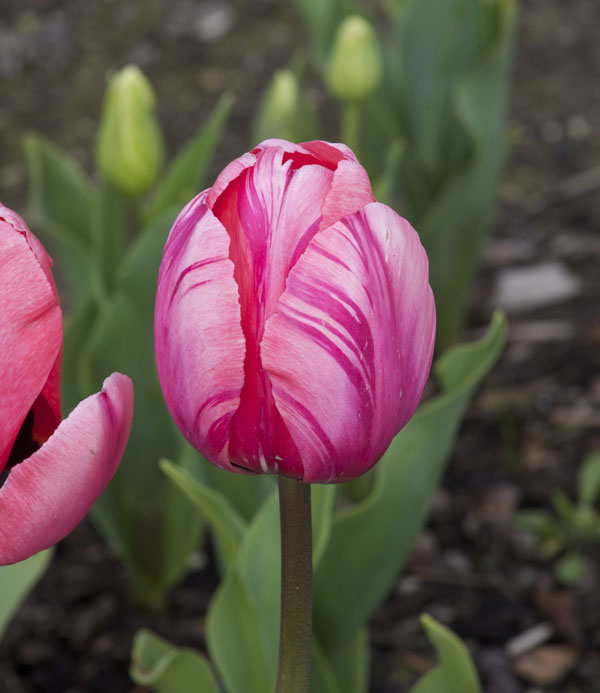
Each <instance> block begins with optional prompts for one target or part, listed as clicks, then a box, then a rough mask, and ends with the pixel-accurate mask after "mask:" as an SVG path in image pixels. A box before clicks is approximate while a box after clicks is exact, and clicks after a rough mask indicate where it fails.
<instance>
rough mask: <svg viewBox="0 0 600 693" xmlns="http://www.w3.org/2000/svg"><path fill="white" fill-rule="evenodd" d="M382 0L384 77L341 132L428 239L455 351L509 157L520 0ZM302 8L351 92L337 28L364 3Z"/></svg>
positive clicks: (303, 2) (307, 3) (317, 48)
mask: <svg viewBox="0 0 600 693" xmlns="http://www.w3.org/2000/svg"><path fill="white" fill-rule="evenodd" d="M382 4H383V8H384V11H385V12H386V13H387V17H388V22H387V25H386V27H385V33H383V32H382V34H381V37H380V39H379V44H380V46H381V50H382V52H383V54H384V60H385V70H384V79H383V83H382V86H381V88H380V89H379V90H378V91H377V92H376V93H374V94H373V96H372V97H371V98H370V99H369V100H368V101H367V102H365V103H360V104H356V103H355V104H353V105H352V106H351V107H349V106H345V107H344V109H343V111H342V121H341V129H340V133H341V138H342V139H343V140H344V141H346V143H347V144H348V145H350V146H351V147H353V148H354V149H355V150H356V153H357V154H358V157H359V160H360V161H361V162H362V163H363V164H364V165H366V168H367V170H368V171H369V173H370V175H371V179H372V180H373V182H374V186H375V189H376V190H377V193H378V194H382V195H383V197H382V199H383V200H388V199H389V200H390V201H392V202H393V203H394V205H395V206H397V205H398V203H400V205H401V208H402V213H403V215H404V216H406V217H407V218H408V219H409V220H410V222H411V223H412V224H413V226H414V227H415V228H416V229H417V230H418V231H419V234H420V235H421V238H422V241H423V244H424V245H425V248H426V249H427V252H428V255H429V262H430V277H431V284H432V287H433V290H434V293H435V296H436V304H437V313H438V325H437V344H438V351H443V350H444V349H446V348H447V347H448V346H450V345H451V344H454V343H456V342H457V341H458V339H459V337H460V331H461V328H462V322H463V319H464V311H465V306H466V302H467V299H468V292H469V288H470V285H471V283H472V280H473V277H474V275H475V272H476V269H477V264H478V259H479V254H480V249H481V245H482V241H483V238H484V236H485V233H486V230H487V228H488V227H489V224H490V220H491V215H492V211H493V206H494V198H495V194H496V190H497V187H498V183H499V176H500V172H501V168H502V164H503V162H504V158H505V151H506V144H505V139H504V135H503V128H504V119H505V113H506V101H507V94H508V81H509V70H510V64H511V56H512V46H513V38H514V27H515V16H516V2H515V0H496V1H495V2H489V0H429V1H428V2H422V1H421V0H387V1H386V2H383V3H382ZM295 5H296V6H297V8H298V12H299V15H300V17H301V18H302V19H303V21H304V23H305V25H306V28H307V30H308V33H309V37H310V40H311V42H312V45H313V48H314V55H315V56H316V57H315V67H316V69H317V70H318V71H319V72H320V73H321V77H322V78H323V80H324V82H325V83H326V84H328V85H329V88H330V91H331V93H332V95H334V96H336V97H338V98H339V96H340V93H338V89H337V86H336V85H335V84H334V83H332V81H331V78H330V71H328V70H327V67H326V60H325V57H326V56H328V55H330V54H331V53H332V52H333V45H334V38H333V37H334V34H335V31H336V28H339V27H341V26H343V22H344V21H347V19H348V15H349V14H351V13H352V12H353V11H355V8H353V7H352V6H351V3H350V2H348V0H328V2H325V3H321V2H314V1H313V0H296V1H295ZM361 9H362V8H361ZM359 11H361V10H359ZM342 66H347V61H343V63H342ZM344 84H347V79H346V80H345V82H344ZM390 143H392V147H390ZM392 150H393V153H392Z"/></svg>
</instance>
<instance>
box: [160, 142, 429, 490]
mask: <svg viewBox="0 0 600 693" xmlns="http://www.w3.org/2000/svg"><path fill="white" fill-rule="evenodd" d="M434 333H435V307H434V302H433V295H432V292H431V288H430V286H429V281H428V262H427V256H426V254H425V251H424V250H423V247H422V246H421V243H420V241H419V237H418V235H417V233H416V232H415V231H414V229H413V228H412V227H411V226H410V224H409V223H408V222H407V221H405V220H404V219H402V218H401V217H399V216H398V215H397V214H396V213H395V212H394V211H392V210H391V209H390V208H389V207H387V206H386V205H383V204H380V203H378V202H375V200H374V197H373V193H372V190H371V185H370V183H369V179H368V176H367V174H366V172H365V170H364V169H363V168H362V167H361V166H360V164H359V163H358V161H357V160H356V157H355V156H354V154H353V153H352V152H351V151H350V150H349V149H348V148H347V147H346V146H344V145H340V144H329V143H327V142H306V143H304V144H301V145H296V144H291V143H290V142H285V141H283V140H268V141H266V142H263V143H262V144H261V145H259V146H258V147H257V148H256V149H254V150H252V152H250V153H248V154H245V155H244V156H242V157H241V158H239V159H237V160H236V161H234V162H232V163H231V164H229V166H227V167H226V168H225V170H224V171H223V172H222V173H221V175H220V176H219V177H218V178H217V181H216V182H215V184H214V185H213V187H212V188H210V189H209V190H205V191H204V192H202V193H200V194H199V195H198V196H197V197H196V198H195V199H194V200H192V201H191V202H190V203H189V204H188V205H187V206H186V207H185V208H184V209H183V211H182V212H181V213H180V215H179V217H178V218H177V220H176V222H175V225H174V226H173V229H172V230H171V234H170V236H169V239H168V241H167V244H166V247H165V251H164V256H163V260H162V264H161V268H160V274H159V280H158V291H157V297H156V313H155V346H156V359H157V364H158V373H159V378H160V383H161V386H162V389H163V393H164V396H165V400H166V402H167V405H168V407H169V409H170V411H171V414H172V416H173V418H174V419H175V421H176V423H177V425H178V426H179V428H180V429H181V431H182V432H183V434H184V435H185V437H186V438H187V439H188V440H189V442H190V443H191V444H192V445H193V446H194V447H195V448H197V449H198V450H199V451H200V452H202V453H203V454H204V455H205V456H206V457H207V458H208V459H209V460H210V461H211V462H213V463H214V464H216V465H218V466H219V467H222V468H224V469H229V470H232V471H249V472H265V473H275V474H282V475H285V476H289V477H294V478H297V479H301V480H303V481H305V482H309V483H312V482H323V483H328V482H336V481H345V480H347V479H352V478H354V477H356V476H358V475H360V474H362V473H363V472H365V471H366V470H367V469H369V468H370V467H371V466H372V465H373V464H375V462H377V460H378V459H379V458H380V457H381V456H382V455H383V453H384V452H385V450H386V448H387V447H388V445H389V444H390V442H391V440H392V438H393V437H394V436H395V435H396V433H398V431H399V430H400V429H401V428H402V427H403V426H404V425H405V424H406V422H407V421H408V419H409V418H410V417H411V416H412V414H413V412H414V411H415V408H416V407H417V404H418V402H419V399H420V398H421V395H422V392H423V388H424V386H425V381H426V379H427V376H428V373H429V369H430V366H431V358H432V352H433V344H434Z"/></svg>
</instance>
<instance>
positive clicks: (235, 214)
mask: <svg viewBox="0 0 600 693" xmlns="http://www.w3.org/2000/svg"><path fill="white" fill-rule="evenodd" d="M283 158H284V151H283V150H282V149H281V148H279V147H269V148H266V149H264V150H262V151H259V152H258V154H257V158H256V164H255V165H254V166H253V167H252V168H249V169H248V170H246V171H244V172H243V173H242V174H241V175H240V177H239V178H238V180H237V183H236V185H235V186H233V185H232V186H231V187H230V188H229V190H228V192H226V193H225V194H223V195H222V196H221V198H220V199H219V202H218V203H217V204H216V205H215V207H214V212H215V214H216V215H217V216H219V218H220V219H221V221H222V222H223V224H224V225H225V227H226V228H227V230H228V231H229V233H230V236H231V239H232V241H231V242H232V247H231V250H230V257H231V259H232V260H233V262H234V264H235V275H234V276H235V279H236V282H237V285H238V287H239V291H240V304H241V308H242V311H241V320H242V328H243V331H244V336H245V339H246V356H245V362H244V373H245V380H244V387H243V389H242V393H241V401H240V407H239V409H238V411H237V412H236V414H235V415H234V417H233V418H232V421H231V427H230V433H231V445H230V456H231V459H232V460H234V461H235V462H236V463H237V464H238V465H240V466H242V467H245V468H247V469H252V470H254V471H257V472H260V471H263V472H264V471H273V470H274V469H275V468H276V467H277V466H278V462H279V461H281V460H282V459H285V460H286V465H287V470H286V471H287V472H288V473H289V474H290V475H291V476H293V475H296V474H297V473H299V467H298V464H297V460H296V461H294V460H295V458H297V453H296V451H295V448H294V446H293V444H292V443H291V441H290V440H289V433H288V431H287V430H286V428H285V425H284V424H283V422H282V421H281V417H280V416H279V414H278V412H277V410H276V409H275V406H274V402H273V398H272V396H271V393H270V385H269V383H268V381H267V380H266V379H265V377H264V373H263V369H262V365H261V362H260V349H259V344H260V340H261V339H262V334H263V330H264V324H265V321H266V320H267V319H268V318H269V316H270V315H271V314H272V313H273V311H274V310H275V308H276V306H277V301H278V300H279V297H280V295H281V293H282V292H283V291H284V289H285V281H286V277H287V275H288V272H289V270H290V268H291V267H292V265H293V264H294V263H295V262H296V260H297V259H298V257H299V256H300V255H301V253H302V252H303V251H304V249H305V248H306V246H307V244H308V243H309V242H310V240H311V238H312V237H313V236H314V234H315V233H316V232H317V230H318V227H319V222H320V219H321V208H322V206H323V203H324V200H325V196H326V194H327V191H328V190H329V188H330V185H331V180H332V178H333V172H332V171H331V170H330V169H328V168H326V167H324V166H317V165H314V164H307V165H303V166H300V167H299V168H294V167H293V166H292V162H291V161H288V162H286V163H283V161H282V160H283ZM311 160H312V159H311Z"/></svg>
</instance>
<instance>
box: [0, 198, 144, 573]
mask: <svg viewBox="0 0 600 693" xmlns="http://www.w3.org/2000/svg"><path fill="white" fill-rule="evenodd" d="M51 266H52V260H51V259H50V257H49V256H48V254H47V253H46V251H45V250H44V248H43V246H42V245H41V243H40V242H39V241H38V240H37V238H36V237H35V236H34V235H33V234H32V233H31V231H30V230H29V229H28V228H27V226H26V225H25V222H24V221H23V220H22V219H21V217H19V216H18V215H17V214H15V213H14V212H12V211H11V210H10V209H8V208H7V207H4V206H3V205H0V472H2V477H0V485H1V487H0V565H7V564H9V563H16V562H17V561H21V560H23V559H24V558H27V557H28V556H31V555H33V554H34V553H37V552H38V551H41V550H42V549H45V548H48V547H49V546H52V545H53V544H55V543H56V542H57V541H59V540H60V539H62V538H63V537H64V536H65V535H67V534H68V533H69V532H70V531H71V530H72V529H73V528H74V527H75V526H76V525H77V524H78V523H79V522H80V521H81V520H82V519H83V517H84V516H85V514H86V513H87V511H88V510H89V509H90V506H91V505H92V503H93V502H94V501H95V500H96V498H97V497H98V496H99V495H100V493H101V492H102V491H103V490H104V488H105V487H106V485H107V484H108V482H109V481H110V479H111V477H112V476H113V474H114V473H115V471H116V469H117V467H118V465H119V462H120V461H121V457H122V456H123V451H124V450H125V445H126V443H127V438H128V436H129V430H130V428H131V419H132V414H133V387H132V384H131V381H130V380H129V378H127V377H126V376H124V375H121V374H120V373H113V374H112V375H111V376H110V377H109V378H107V379H106V380H105V381H104V386H103V388H102V391H101V392H99V393H98V394H96V395H92V396H91V397H88V398H87V399H85V400H84V401H82V402H80V404H78V405H77V407H75V409H74V410H73V411H72V412H71V414H70V416H69V417H68V418H66V419H65V420H64V421H62V422H61V414H60V379H61V366H62V342H63V333H62V315H61V310H60V304H59V301H58V295H57V293H56V289H55V287H54V282H53V279H52V272H51ZM2 482H3V483H2Z"/></svg>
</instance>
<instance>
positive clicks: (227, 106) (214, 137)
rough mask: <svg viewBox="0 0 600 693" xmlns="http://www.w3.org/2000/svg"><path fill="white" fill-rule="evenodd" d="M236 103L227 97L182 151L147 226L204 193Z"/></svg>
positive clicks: (153, 205)
mask: <svg viewBox="0 0 600 693" xmlns="http://www.w3.org/2000/svg"><path fill="white" fill-rule="evenodd" d="M232 104H233V96H232V95H231V94H223V96H222V97H221V99H220V101H219V103H218V104H217V105H216V107H215V109H214V111H213V112H212V114H211V116H210V118H209V119H208V121H207V122H206V123H205V124H204V125H203V126H202V128H200V130H199V131H198V133H197V134H196V135H195V136H194V137H193V138H192V139H191V140H190V141H189V142H188V143H187V144H186V145H185V146H184V148H183V149H182V150H181V151H180V152H179V154H178V155H177V157H176V158H175V160H174V161H173V163H172V164H171V165H170V167H169V169H168V170H167V173H166V174H165V176H164V177H163V179H162V182H161V183H160V185H159V187H158V189H157V190H156V192H155V193H154V195H153V196H152V198H151V199H150V202H149V203H148V205H147V206H146V208H145V209H144V212H143V218H144V221H145V223H149V222H151V221H153V220H154V219H155V218H156V217H157V216H158V215H159V214H162V213H164V212H165V211H167V210H169V209H173V208H175V209H176V210H177V211H179V209H181V208H182V207H183V206H184V205H185V204H186V203H187V202H189V201H190V200H191V199H192V197H194V195H196V194H198V193H199V192H200V191H201V189H202V187H203V185H204V179H205V177H206V173H207V171H208V167H209V165H210V162H211V159H212V156H213V153H214V151H215V149H216V148H217V146H218V144H219V142H220V140H221V137H222V135H223V131H224V129H225V125H226V123H227V118H228V116H229V111H230V110H231V106H232Z"/></svg>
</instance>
